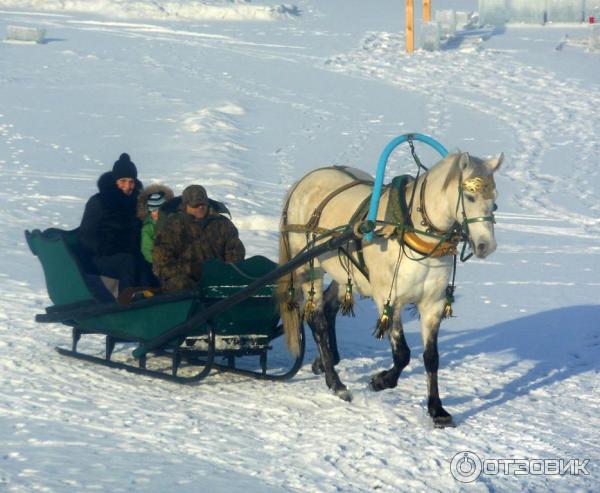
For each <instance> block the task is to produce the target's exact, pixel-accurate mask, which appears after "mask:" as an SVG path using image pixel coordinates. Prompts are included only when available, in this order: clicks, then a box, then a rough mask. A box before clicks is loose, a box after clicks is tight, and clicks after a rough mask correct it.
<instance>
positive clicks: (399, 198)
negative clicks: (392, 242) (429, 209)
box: [386, 175, 458, 258]
mask: <svg viewBox="0 0 600 493" xmlns="http://www.w3.org/2000/svg"><path fill="white" fill-rule="evenodd" d="M413 181H414V179H413V178H412V177H411V176H408V175H402V176H397V177H396V178H394V179H393V180H392V190H391V192H394V193H390V197H389V200H388V207H387V211H386V216H388V217H390V219H392V221H391V222H393V223H395V224H398V225H406V226H408V228H406V229H402V236H400V235H399V237H398V240H399V241H400V243H401V244H404V245H406V246H408V247H409V248H410V249H411V250H414V251H415V252H416V253H418V254H419V255H422V256H423V257H431V258H438V257H444V256H446V255H456V247H457V244H458V241H453V240H450V241H435V242H430V241H427V240H424V239H422V238H421V237H420V236H418V235H417V233H416V232H414V231H412V230H411V229H412V227H413V224H412V219H411V215H410V211H409V210H408V206H407V204H406V198H405V196H404V192H405V189H406V187H407V186H408V184H410V183H412V182H413ZM414 186H415V187H416V186H417V184H416V183H415V185H414ZM421 190H423V188H421ZM421 201H423V198H421ZM421 207H423V204H421ZM398 229H400V228H397V230H398Z"/></svg>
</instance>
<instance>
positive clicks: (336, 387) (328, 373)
mask: <svg viewBox="0 0 600 493" xmlns="http://www.w3.org/2000/svg"><path fill="white" fill-rule="evenodd" d="M307 322H308V325H309V326H310V328H311V330H312V333H313V336H314V338H315V342H316V343H317V346H318V347H319V354H320V356H321V362H322V364H323V369H324V371H325V382H326V383H327V386H328V387H329V388H330V389H331V390H332V391H333V393H334V394H335V395H337V396H338V397H339V398H340V399H343V400H345V401H350V400H352V395H351V394H350V392H349V391H348V389H347V387H346V386H345V385H344V384H343V383H342V381H341V380H340V377H339V375H338V374H337V372H336V371H335V368H334V366H333V365H334V364H333V361H334V360H333V354H332V352H331V342H330V340H329V329H328V327H327V318H326V317H325V314H324V312H323V309H322V308H320V307H319V308H317V309H316V310H315V311H313V312H312V313H311V314H310V316H309V317H308V319H307Z"/></svg>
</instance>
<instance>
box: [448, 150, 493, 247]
mask: <svg viewBox="0 0 600 493" xmlns="http://www.w3.org/2000/svg"><path fill="white" fill-rule="evenodd" d="M503 160H504V154H500V155H499V156H497V157H495V158H491V159H487V160H485V159H479V158H476V157H473V156H470V155H469V154H468V153H466V152H465V153H462V154H459V155H458V157H457V159H456V161H455V163H456V164H455V166H456V168H457V169H455V171H457V172H458V176H457V180H456V182H455V183H456V184H457V185H458V193H457V203H456V211H455V216H456V220H457V221H458V222H459V223H460V224H461V226H462V228H463V231H464V232H465V233H466V234H467V235H468V238H469V243H470V244H471V248H472V249H473V253H474V254H475V256H476V257H478V258H485V257H487V256H488V255H489V254H491V253H492V252H494V250H496V246H497V244H496V238H495V237H494V211H495V210H496V193H497V192H496V184H495V182H494V172H495V171H496V170H497V169H498V168H499V167H500V165H501V164H502V161H503Z"/></svg>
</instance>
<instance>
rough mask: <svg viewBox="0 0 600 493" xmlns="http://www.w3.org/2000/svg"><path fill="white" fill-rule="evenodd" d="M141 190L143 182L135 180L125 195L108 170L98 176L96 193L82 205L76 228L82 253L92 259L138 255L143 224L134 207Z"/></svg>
mask: <svg viewBox="0 0 600 493" xmlns="http://www.w3.org/2000/svg"><path fill="white" fill-rule="evenodd" d="M142 188H143V186H142V183H141V182H140V181H139V180H137V179H136V180H135V189H134V190H133V192H132V193H131V195H125V194H124V193H123V192H122V191H121V190H119V188H118V187H117V184H116V180H115V179H114V177H113V174H112V173H111V172H110V171H109V172H107V173H104V174H103V175H101V176H100V178H99V179H98V190H99V192H98V193H97V194H95V195H92V197H90V199H89V200H88V202H87V204H86V205H85V211H84V212H83V218H82V219H81V225H80V227H79V241H80V242H81V245H82V247H83V249H84V251H85V253H87V254H88V255H92V256H94V257H96V256H108V255H114V254H117V253H131V254H133V255H139V254H140V230H141V227H142V222H141V221H140V219H139V218H138V217H137V215H136V206H137V197H138V195H139V193H140V191H141V190H142Z"/></svg>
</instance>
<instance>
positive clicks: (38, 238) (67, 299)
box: [25, 228, 112, 306]
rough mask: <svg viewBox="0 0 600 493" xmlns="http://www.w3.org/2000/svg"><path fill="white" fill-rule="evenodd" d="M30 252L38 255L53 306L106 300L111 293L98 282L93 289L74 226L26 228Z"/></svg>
mask: <svg viewBox="0 0 600 493" xmlns="http://www.w3.org/2000/svg"><path fill="white" fill-rule="evenodd" d="M25 238H26V239H27V244H28V245H29V248H30V249H31V252H32V253H33V254H34V255H35V256H36V257H37V258H38V259H39V261H40V263H41V264H42V269H43V270H44V277H45V280H46V288H47V290H48V296H49V297H50V299H51V300H52V302H53V303H54V305H55V306H63V305H73V304H78V303H83V302H86V301H88V302H94V301H107V300H109V299H111V298H112V297H111V296H110V295H109V294H108V292H107V291H106V289H104V291H102V287H101V286H97V289H94V286H93V283H92V282H91V280H90V279H89V278H91V277H98V276H88V275H86V274H85V272H84V269H83V266H82V263H81V261H80V259H79V258H78V255H77V249H78V244H79V243H78V238H77V230H72V231H63V230H60V229H56V228H50V229H47V230H45V231H40V230H38V229H36V230H33V231H25Z"/></svg>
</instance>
